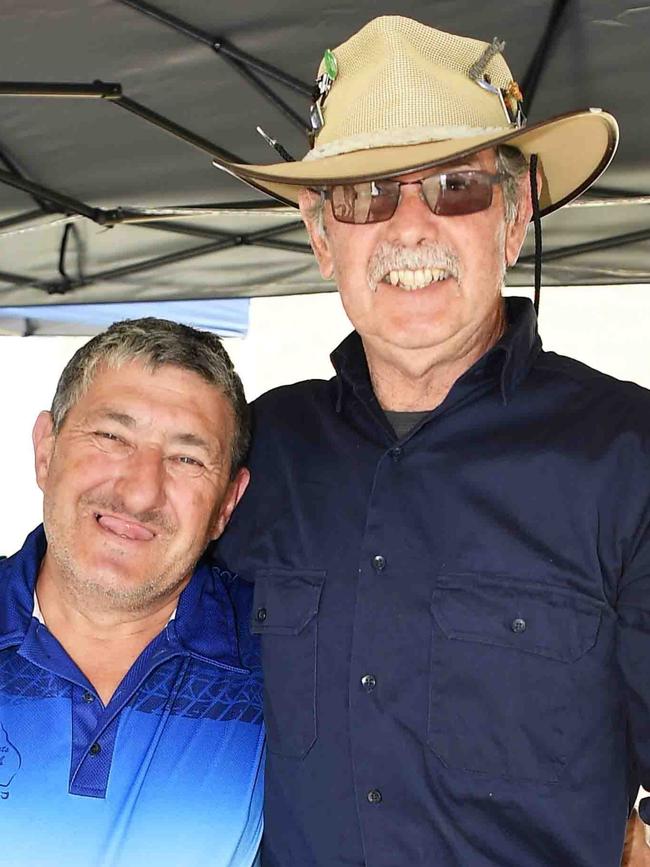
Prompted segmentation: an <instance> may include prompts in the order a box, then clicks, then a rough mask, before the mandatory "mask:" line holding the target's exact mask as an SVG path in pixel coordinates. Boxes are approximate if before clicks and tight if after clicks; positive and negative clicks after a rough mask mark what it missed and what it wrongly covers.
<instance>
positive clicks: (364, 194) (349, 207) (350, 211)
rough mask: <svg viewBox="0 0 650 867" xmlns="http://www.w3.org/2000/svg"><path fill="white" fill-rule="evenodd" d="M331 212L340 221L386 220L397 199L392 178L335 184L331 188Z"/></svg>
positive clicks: (368, 221) (392, 211) (396, 184)
mask: <svg viewBox="0 0 650 867" xmlns="http://www.w3.org/2000/svg"><path fill="white" fill-rule="evenodd" d="M329 198H330V201H331V202H332V213H333V214H334V216H335V218H336V219H337V220H340V221H341V222H342V223H381V222H382V221H383V220H389V219H390V218H391V217H392V216H393V214H394V212H395V208H396V207H397V202H398V200H399V184H398V183H396V182H395V181H368V182H366V183H361V184H338V185H337V186H335V187H332V188H331V189H330V193H329Z"/></svg>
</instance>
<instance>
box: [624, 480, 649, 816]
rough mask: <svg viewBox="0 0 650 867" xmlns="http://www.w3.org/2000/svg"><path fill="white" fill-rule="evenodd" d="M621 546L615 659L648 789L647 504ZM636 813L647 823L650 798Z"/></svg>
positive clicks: (636, 763)
mask: <svg viewBox="0 0 650 867" xmlns="http://www.w3.org/2000/svg"><path fill="white" fill-rule="evenodd" d="M648 498H649V499H650V491H648ZM624 547H627V548H628V551H631V552H632V553H631V556H630V557H629V559H628V561H627V563H626V564H625V567H624V570H623V574H622V577H621V581H620V584H619V595H618V603H617V613H618V660H619V665H620V669H621V673H622V676H623V681H624V694H625V701H626V710H627V723H628V736H629V738H630V740H631V750H632V756H631V758H632V763H633V767H634V770H635V772H636V777H637V781H638V783H640V784H641V785H642V786H643V787H644V788H645V789H650V505H649V506H648V509H647V514H646V517H645V521H643V522H642V523H641V526H640V528H639V531H638V532H637V533H636V534H635V537H634V538H631V539H629V540H628V545H627V546H624ZM634 794H635V793H634V792H632V793H631V797H632V799H633V798H634ZM639 814H640V815H641V818H642V819H643V821H644V822H646V823H647V824H650V798H645V799H643V800H642V801H641V802H640V805H639Z"/></svg>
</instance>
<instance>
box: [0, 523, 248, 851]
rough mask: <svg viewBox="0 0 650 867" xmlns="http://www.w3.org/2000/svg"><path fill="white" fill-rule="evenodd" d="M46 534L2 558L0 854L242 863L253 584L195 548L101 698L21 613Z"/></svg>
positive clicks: (27, 608) (27, 612)
mask: <svg viewBox="0 0 650 867" xmlns="http://www.w3.org/2000/svg"><path fill="white" fill-rule="evenodd" d="M43 551H44V538H43V534H42V531H41V530H40V529H39V530H38V531H35V533H34V534H32V535H31V536H30V537H29V538H28V540H27V542H26V544H25V546H24V548H23V549H22V551H21V552H19V553H18V554H17V555H15V556H14V557H12V558H9V559H8V560H6V561H3V562H1V563H0V829H1V834H0V838H1V840H2V853H3V854H2V856H1V858H0V861H2V862H3V863H5V862H6V863H11V864H12V867H27V865H30V867H31V865H34V864H38V865H39V867H60V865H63V864H65V865H66V867H68V865H69V867H141V865H144V864H147V863H149V862H155V864H156V867H202V865H206V867H207V865H214V867H251V865H253V864H254V863H255V862H256V856H257V852H258V849H259V842H260V838H261V832H262V790H263V770H262V769H263V758H264V729H263V725H262V705H261V672H260V665H259V652H258V647H257V644H256V641H255V640H254V639H253V638H252V637H251V636H250V634H249V632H248V629H247V628H245V625H246V624H247V620H248V614H249V609H250V601H251V600H250V589H249V587H248V586H247V585H245V584H244V585H240V583H239V581H238V580H237V579H236V578H234V577H233V576H231V575H230V574H229V573H226V572H221V571H220V570H218V569H215V568H213V567H211V566H209V565H208V564H207V563H201V564H199V566H198V567H197V569H196V571H195V574H194V576H193V578H192V581H191V582H190V584H189V585H188V587H187V588H186V590H185V591H184V593H183V594H182V595H181V597H180V599H179V604H178V608H177V612H176V617H175V619H174V620H172V621H171V622H170V623H169V624H168V625H167V627H166V628H165V630H163V632H162V633H161V634H160V635H159V636H157V637H156V638H155V639H154V641H152V642H151V644H150V645H149V646H148V647H147V648H146V649H145V651H143V653H142V654H141V656H140V657H139V659H138V660H137V661H136V662H135V663H134V665H133V667H132V669H131V671H129V672H128V674H127V675H126V676H125V678H124V680H123V681H122V683H121V685H120V687H119V688H118V690H117V691H116V692H115V694H114V696H113V697H112V699H111V701H110V702H109V704H108V706H107V707H104V706H103V705H102V702H101V700H100V699H99V697H98V696H97V695H96V694H95V692H94V690H93V687H92V684H90V683H89V682H88V681H87V679H86V678H85V677H84V675H83V673H82V672H81V671H79V670H78V669H77V668H76V666H75V665H74V663H73V662H72V661H71V660H70V659H69V657H67V655H66V654H65V651H64V650H63V648H62V647H61V645H60V644H59V643H58V642H57V641H56V639H55V638H54V637H53V636H52V635H51V634H50V633H49V632H48V630H47V628H46V627H45V626H44V625H43V624H42V623H40V622H39V621H38V620H36V619H35V618H33V617H32V616H31V609H32V604H33V588H34V583H35V580H36V574H37V571H38V565H39V563H40V560H41V557H42V554H43Z"/></svg>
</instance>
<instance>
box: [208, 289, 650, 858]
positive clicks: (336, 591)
mask: <svg viewBox="0 0 650 867" xmlns="http://www.w3.org/2000/svg"><path fill="white" fill-rule="evenodd" d="M508 319H509V323H510V324H509V327H508V330H507V332H506V334H505V336H504V337H503V338H502V339H501V340H500V341H499V343H498V344H497V345H496V346H495V347H493V348H492V349H491V350H490V351H489V352H488V353H487V354H486V355H485V356H484V357H483V358H481V359H480V360H479V361H478V362H477V363H476V364H475V365H474V366H473V367H472V368H471V369H470V370H468V371H467V372H466V373H465V374H464V375H463V376H462V377H460V379H459V380H458V381H457V382H456V384H455V385H454V386H453V388H452V389H451V391H450V393H449V394H448V396H447V398H446V399H445V400H444V402H443V403H442V404H441V405H440V406H439V407H438V408H437V409H435V410H433V411H432V412H431V413H430V414H429V415H428V416H427V417H426V418H425V419H424V420H423V421H422V422H421V423H420V424H419V425H417V426H416V428H415V429H414V430H412V431H411V432H410V433H409V434H408V435H407V436H405V437H404V438H403V439H402V440H399V441H398V440H396V437H395V434H394V433H393V430H392V428H391V427H390V425H389V424H388V422H387V420H386V418H385V416H384V414H383V412H382V410H381V408H380V406H379V404H378V402H377V400H376V398H375V396H374V394H373V390H372V387H371V383H370V379H369V375H368V370H367V366H366V361H365V356H364V352H363V347H362V344H361V341H360V339H359V337H358V336H357V335H356V334H353V335H351V336H350V337H348V338H347V339H346V340H345V341H344V342H343V343H342V344H341V346H340V347H339V348H338V349H337V350H336V351H335V352H334V354H333V356H332V359H333V362H334V365H335V367H336V370H337V375H336V376H335V377H334V378H333V379H332V380H330V381H329V382H321V381H312V382H305V383H300V384H298V385H294V386H289V387H285V388H280V389H277V390H275V391H272V392H270V393H269V394H267V395H265V396H263V397H262V398H260V399H259V400H258V401H256V403H255V437H254V447H253V450H252V455H251V461H250V467H251V473H252V481H251V485H250V488H249V491H248V492H247V494H246V496H245V497H244V499H243V501H242V503H241V504H240V506H239V507H238V509H237V511H236V512H235V514H234V516H233V519H232V521H231V524H230V527H229V529H228V531H227V533H226V535H225V536H224V537H223V541H222V544H221V549H220V550H221V555H220V556H221V557H222V559H223V560H224V561H225V562H226V563H227V564H236V565H237V568H238V569H239V570H240V571H242V573H243V575H244V576H245V577H247V578H249V579H251V580H254V581H255V598H254V605H253V621H252V625H253V630H254V632H256V633H258V634H260V635H261V636H262V648H263V650H262V652H263V662H264V666H265V677H266V703H265V713H266V725H267V732H268V748H269V757H268V762H267V778H266V833H265V844H264V849H263V864H264V865H265V867H344V865H345V867H353V865H354V867H358V865H365V867H401V865H404V867H425V865H426V867H488V865H489V867H495V865H498V867H548V865H558V867H616V865H618V864H619V863H620V857H621V850H622V844H623V835H624V828H625V822H626V817H627V815H628V810H629V807H630V802H631V801H632V800H633V798H634V796H635V793H636V791H637V786H638V783H639V781H641V782H642V783H645V785H646V786H648V787H650V709H649V703H650V530H649V523H650V393H648V392H646V391H645V390H644V389H642V388H640V387H638V386H636V385H633V384H630V383H621V382H618V381H616V380H614V379H612V378H611V377H609V376H605V375H604V374H602V373H598V372H596V371H594V370H592V369H590V368H588V367H586V366H585V365H583V364H580V363H578V362H576V361H573V360H571V359H568V358H564V357H562V356H559V355H556V354H555V353H552V352H544V351H543V350H542V347H541V342H540V340H539V337H538V336H537V331H536V320H535V315H534V312H533V308H532V305H531V304H530V302H528V301H527V300H525V299H510V300H509V301H508ZM642 815H643V812H642Z"/></svg>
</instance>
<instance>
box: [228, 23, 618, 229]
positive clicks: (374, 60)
mask: <svg viewBox="0 0 650 867" xmlns="http://www.w3.org/2000/svg"><path fill="white" fill-rule="evenodd" d="M502 49H503V44H499V43H498V42H497V40H494V41H493V42H492V43H491V44H489V43H485V42H481V41H479V40H477V39H468V38H467V37H464V36H455V35H453V34H451V33H444V32H442V31H441V30H435V29H434V28H432V27H427V26H425V25H424V24H420V23H419V22H418V21H413V20H412V19H410V18H403V17H401V16H397V15H395V16H383V17H380V18H375V19H374V20H372V21H370V22H369V23H368V24H366V25H365V27H363V28H362V29H361V30H360V31H359V32H358V33H355V34H354V36H352V37H350V39H348V40H347V42H344V43H343V44H342V45H340V46H339V47H338V48H335V49H334V50H333V51H327V52H325V57H324V59H323V62H322V63H321V65H320V68H319V77H318V80H317V86H316V91H315V93H316V94H317V95H318V99H316V100H315V103H314V105H313V106H312V110H311V115H310V119H311V122H312V130H313V148H312V149H311V150H310V151H309V152H308V153H307V154H306V156H305V157H304V158H303V159H302V160H300V161H296V162H283V163H280V164H275V165H242V164H238V163H229V162H227V161H225V160H215V165H216V166H217V167H218V168H221V169H224V170H225V171H227V172H230V173H231V174H233V175H235V176H236V177H238V178H240V179H241V180H243V181H245V182H246V183H248V184H250V185H251V186H253V187H255V188H257V189H260V190H263V191H264V192H267V193H270V194H271V195H272V196H274V197H275V198H277V199H280V200H281V201H284V202H287V203H289V204H292V205H295V204H297V201H298V196H299V192H300V189H301V188H302V187H319V186H326V185H331V184H338V183H350V182H356V181H363V180H372V179H376V178H386V177H392V176H395V175H399V174H404V173H406V172H412V171H415V170H420V169H429V168H432V167H434V166H438V165H440V164H444V163H446V162H449V161H450V160H456V159H457V158H462V157H464V156H468V155H469V154H472V153H475V152H476V151H479V150H482V149H484V148H488V147H494V146H495V145H499V144H509V145H512V146H515V147H517V148H519V150H520V151H521V152H522V153H523V154H524V155H526V156H529V155H531V154H537V155H538V157H539V167H540V169H541V172H542V181H543V182H542V188H541V190H540V193H539V202H540V213H541V214H542V215H544V214H547V213H550V212H551V211H553V210H555V209H557V208H559V207H561V206H562V205H564V204H566V203H567V202H569V201H570V200H571V199H574V198H575V197H576V196H578V195H580V193H582V192H583V191H584V190H586V189H587V188H588V187H589V186H590V185H591V184H592V183H593V182H594V181H595V180H596V179H597V178H598V177H599V175H600V174H602V172H603V171H604V170H605V169H606V168H607V166H608V165H609V163H610V161H611V159H612V157H613V156H614V153H615V151H616V147H617V144H618V125H617V123H616V120H615V119H614V118H613V117H612V115H611V114H608V113H607V112H605V111H602V110H601V109H595V108H590V109H586V110H584V111H576V112H571V113H570V114H564V115H560V116H558V117H554V118H551V119H550V120H546V121H542V122H540V123H536V124H533V125H531V126H528V127H526V126H525V118H524V117H523V114H522V112H521V98H522V97H521V93H520V91H519V88H518V86H517V84H516V82H515V81H514V80H513V77H512V74H511V72H510V70H509V69H508V66H507V64H506V62H505V60H504V59H503V56H502V54H501V51H502Z"/></svg>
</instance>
